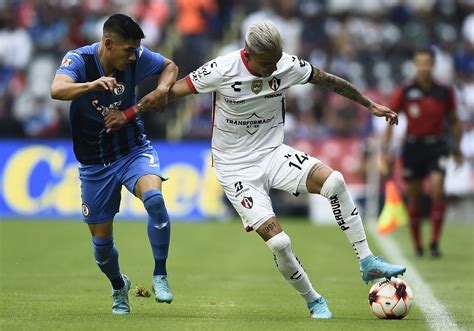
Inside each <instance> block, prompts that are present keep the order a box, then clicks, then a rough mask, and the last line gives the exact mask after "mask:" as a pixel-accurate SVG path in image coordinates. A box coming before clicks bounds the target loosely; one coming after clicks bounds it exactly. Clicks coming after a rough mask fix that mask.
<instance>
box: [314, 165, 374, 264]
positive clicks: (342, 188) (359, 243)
mask: <svg viewBox="0 0 474 331" xmlns="http://www.w3.org/2000/svg"><path fill="white" fill-rule="evenodd" d="M320 194H321V195H322V196H324V197H326V198H328V200H329V203H330V204H331V208H332V212H333V214H334V217H335V218H336V222H337V224H338V225H339V227H340V228H341V230H342V231H344V233H345V234H346V237H347V239H349V241H350V242H351V244H352V247H353V248H354V251H355V253H356V255H357V257H358V258H359V259H360V260H362V259H363V258H365V257H367V256H369V255H372V252H371V251H370V248H369V244H368V243H367V237H366V235H365V230H364V225H363V224H362V219H361V218H360V215H359V212H358V210H357V208H356V206H355V204H354V201H352V197H351V195H350V193H349V190H348V189H347V185H346V182H345V181H344V177H343V176H342V174H341V173H340V172H339V171H333V172H332V173H331V174H330V175H329V176H328V178H327V179H326V181H325V182H324V184H323V187H322V188H321V193H320Z"/></svg>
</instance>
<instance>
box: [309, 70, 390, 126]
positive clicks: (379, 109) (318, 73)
mask: <svg viewBox="0 0 474 331" xmlns="http://www.w3.org/2000/svg"><path fill="white" fill-rule="evenodd" d="M310 83H313V84H315V85H319V86H322V87H325V88H327V89H330V90H331V91H333V92H335V93H337V94H340V95H342V96H344V97H346V98H348V99H351V100H353V101H355V102H357V103H360V104H361V105H363V106H365V107H367V108H368V109H369V110H370V112H371V113H372V114H374V115H375V116H378V117H385V119H386V121H388V122H389V123H390V124H398V116H397V114H396V113H395V112H394V111H392V110H390V109H389V108H388V107H385V106H382V105H379V104H377V103H375V102H373V101H371V100H370V99H369V98H367V97H366V96H364V95H363V94H362V93H360V92H359V90H357V89H356V88H355V87H354V85H352V84H351V83H350V82H348V81H347V80H345V79H343V78H341V77H338V76H335V75H332V74H330V73H327V72H325V71H323V70H320V69H318V68H316V67H314V66H313V77H312V78H311V80H310Z"/></svg>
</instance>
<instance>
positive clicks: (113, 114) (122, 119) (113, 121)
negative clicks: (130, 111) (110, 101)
mask: <svg viewBox="0 0 474 331" xmlns="http://www.w3.org/2000/svg"><path fill="white" fill-rule="evenodd" d="M104 122H105V127H106V128H107V131H106V132H107V133H109V132H111V131H116V130H118V129H120V128H121V127H122V126H124V125H125V124H127V122H128V121H127V117H126V116H125V114H124V113H123V111H121V110H117V109H112V110H109V111H107V112H106V113H105V115H104Z"/></svg>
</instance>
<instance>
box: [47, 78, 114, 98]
mask: <svg viewBox="0 0 474 331" xmlns="http://www.w3.org/2000/svg"><path fill="white" fill-rule="evenodd" d="M115 85H117V80H116V79H115V78H113V77H100V78H99V79H97V80H95V81H93V82H85V83H76V82H74V80H73V79H72V77H70V76H68V75H65V74H56V76H55V77H54V79H53V82H52V83H51V98H53V99H57V100H74V99H76V98H78V97H80V96H81V95H83V94H86V93H87V92H91V91H111V90H112V89H113V88H114V87H115Z"/></svg>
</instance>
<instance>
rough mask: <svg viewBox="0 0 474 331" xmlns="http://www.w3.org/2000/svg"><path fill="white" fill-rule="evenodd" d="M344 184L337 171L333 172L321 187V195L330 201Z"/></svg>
mask: <svg viewBox="0 0 474 331" xmlns="http://www.w3.org/2000/svg"><path fill="white" fill-rule="evenodd" d="M345 184H346V182H345V181H344V176H343V175H342V174H341V173H340V172H339V171H333V172H332V173H331V174H330V175H329V176H328V178H326V181H325V182H324V184H323V186H322V187H321V195H322V196H324V197H326V198H328V199H330V198H331V197H332V196H334V195H335V194H337V191H338V190H339V188H340V187H341V186H342V185H345Z"/></svg>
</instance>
